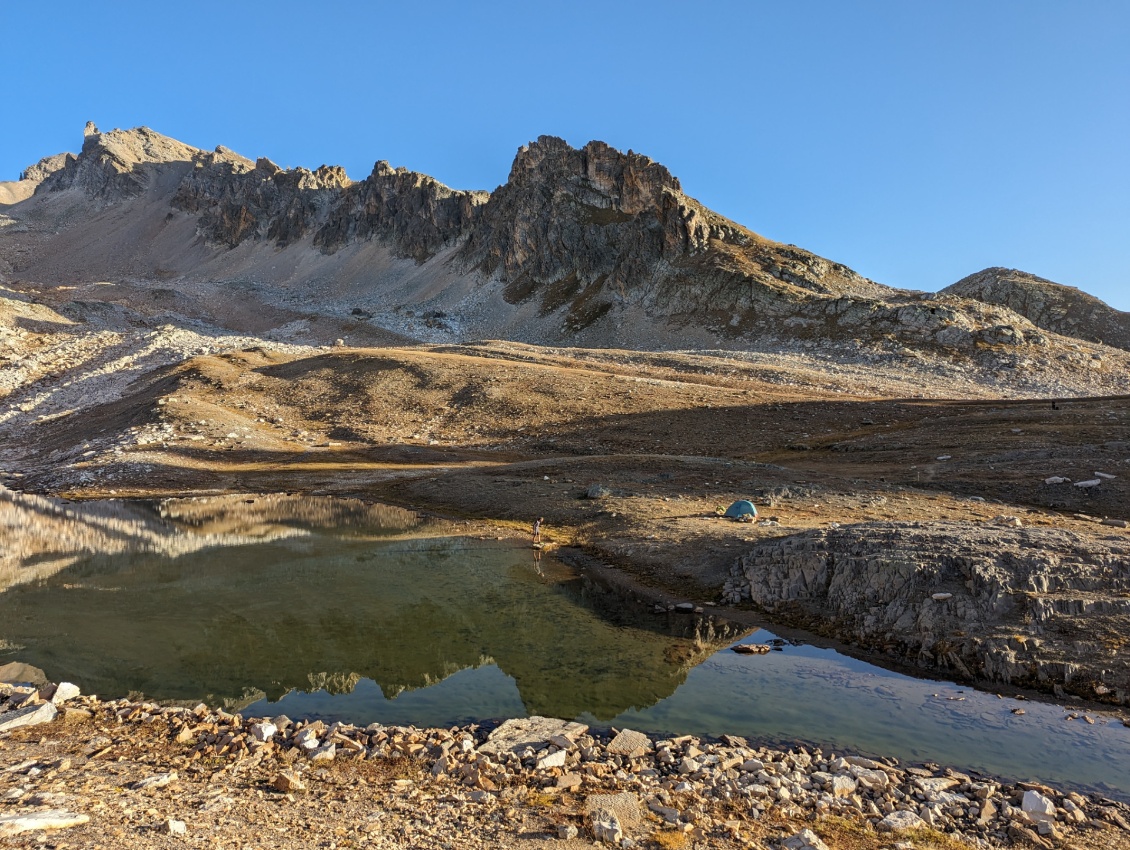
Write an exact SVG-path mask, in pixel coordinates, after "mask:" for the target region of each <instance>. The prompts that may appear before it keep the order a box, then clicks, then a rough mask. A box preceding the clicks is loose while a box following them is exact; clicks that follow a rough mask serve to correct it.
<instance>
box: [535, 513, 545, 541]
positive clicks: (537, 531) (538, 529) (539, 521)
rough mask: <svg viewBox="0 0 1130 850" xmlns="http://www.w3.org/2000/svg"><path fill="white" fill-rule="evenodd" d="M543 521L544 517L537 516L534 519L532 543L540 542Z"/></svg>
mask: <svg viewBox="0 0 1130 850" xmlns="http://www.w3.org/2000/svg"><path fill="white" fill-rule="evenodd" d="M543 522H545V517H543V516H539V517H538V518H537V519H535V520H534V543H541V524H542V523H543Z"/></svg>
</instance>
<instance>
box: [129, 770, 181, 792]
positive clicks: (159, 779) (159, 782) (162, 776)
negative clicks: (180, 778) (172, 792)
mask: <svg viewBox="0 0 1130 850" xmlns="http://www.w3.org/2000/svg"><path fill="white" fill-rule="evenodd" d="M176 781H177V772H176V771H175V770H171V771H169V772H168V773H158V774H157V775H156V776H150V777H147V778H146V779H142V780H139V781H137V782H135V783H133V787H134V788H136V789H138V790H139V791H140V790H143V789H145V788H164V787H165V786H166V785H171V784H172V783H174V782H176Z"/></svg>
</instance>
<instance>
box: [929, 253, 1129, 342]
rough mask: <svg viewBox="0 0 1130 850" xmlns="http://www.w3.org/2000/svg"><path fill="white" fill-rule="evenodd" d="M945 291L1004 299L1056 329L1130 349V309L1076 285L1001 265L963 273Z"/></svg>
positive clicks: (1038, 323)
mask: <svg viewBox="0 0 1130 850" xmlns="http://www.w3.org/2000/svg"><path fill="white" fill-rule="evenodd" d="M942 294H947V295H957V296H959V297H962V298H973V299H976V300H977V301H983V302H985V303H986V304H998V305H1000V306H1002V307H1007V308H1008V309H1010V310H1012V311H1014V312H1015V313H1018V314H1019V315H1021V316H1023V317H1024V318H1026V319H1028V320H1029V321H1030V322H1032V324H1034V325H1036V326H1037V327H1039V328H1043V329H1044V330H1047V331H1052V332H1053V333H1057V334H1063V335H1064V336H1073V337H1078V338H1079V339H1085V340H1089V341H1091V342H1100V343H1104V344H1105V345H1110V346H1113V347H1115V348H1122V349H1130V313H1124V312H1122V311H1121V310H1115V309H1114V308H1113V307H1110V306H1109V305H1107V304H1104V303H1103V302H1102V301H1100V300H1099V299H1098V298H1095V297H1094V296H1093V295H1088V294H1087V293H1086V292H1083V291H1081V290H1079V289H1076V288H1075V287H1074V286H1064V285H1063V284H1061V283H1054V282H1052V281H1050V280H1045V279H1044V278H1042V277H1036V275H1034V274H1029V273H1028V272H1023V271H1020V270H1019V269H1005V268H1000V267H999V266H996V267H993V268H988V269H984V270H982V271H979V272H977V273H976V274H971V275H969V276H968V277H965V278H962V279H961V280H959V281H958V282H957V283H955V284H953V285H952V286H947V287H946V288H945V289H943V290H942Z"/></svg>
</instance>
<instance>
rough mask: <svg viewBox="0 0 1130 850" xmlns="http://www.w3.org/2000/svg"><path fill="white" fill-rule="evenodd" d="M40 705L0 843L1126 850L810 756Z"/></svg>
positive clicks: (1123, 832) (963, 780)
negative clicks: (804, 840)
mask: <svg viewBox="0 0 1130 850" xmlns="http://www.w3.org/2000/svg"><path fill="white" fill-rule="evenodd" d="M63 688H66V686H65V685H64V686H61V688H60V692H59V693H58V694H57V696H65V693H64V692H63ZM53 691H54V686H51V685H44V686H40V687H39V688H35V687H34V686H26V687H22V688H21V687H14V686H10V685H8V686H3V685H0V695H3V699H4V701H3V702H0V729H4V726H5V723H6V721H9V720H11V718H12V715H13V714H20V713H28V714H30V713H34V712H36V711H39V712H40V714H41V716H42V717H43V718H47V717H48V715H52V714H54V712H55V711H57V712H58V715H57V716H54V717H51V718H50V719H46V720H45V722H40V723H37V724H34V725H28V726H24V727H22V728H18V729H9V730H6V731H2V732H0V758H2V761H3V762H4V764H5V768H4V770H3V771H0V836H2V835H5V832H4V830H5V829H9V830H12V829H14V828H15V827H13V826H11V825H10V824H13V823H16V820H15V819H18V818H21V817H22V818H24V819H25V820H24V823H25V825H26V824H31V823H34V820H27V818H29V817H30V816H33V815H37V814H38V815H41V816H42V815H43V813H44V812H53V813H54V815H53V816H54V817H55V818H56V819H57V821H59V822H61V819H63V815H64V814H69V815H70V816H72V819H73V820H74V825H73V826H67V827H60V829H61V830H62V831H61V832H54V831H51V832H48V833H46V834H47V835H48V836H50V837H51V838H55V837H56V836H58V837H59V838H60V839H61V840H63V841H65V842H66V845H67V846H68V847H96V846H107V847H108V846H115V847H137V848H150V847H165V846H171V845H169V844H167V843H164V842H167V840H168V838H169V836H170V835H173V836H179V837H181V838H183V839H185V840H189V841H192V840H201V839H206V840H208V841H209V842H214V843H213V844H212V846H224V845H226V844H227V843H228V842H229V841H231V842H232V843H233V844H234V845H235V846H242V843H243V841H245V840H250V841H262V840H263V837H262V834H261V830H262V828H263V827H262V824H266V823H271V824H273V825H274V826H280V825H285V824H290V826H291V827H292V830H291V831H293V829H298V830H299V832H300V833H302V839H301V840H302V842H305V843H288V841H290V840H291V838H293V837H294V836H280V837H279V838H278V839H277V840H276V839H274V838H272V840H271V841H270V842H269V843H268V846H274V847H291V846H295V847H297V846H315V845H313V844H311V843H310V842H311V841H312V840H314V839H321V840H328V841H332V842H334V846H336V847H341V848H344V847H361V846H367V847H377V848H380V847H384V848H390V850H391V848H402V847H405V848H406V847H418V846H453V847H463V846H481V847H513V846H522V847H527V846H528V847H531V848H536V847H555V848H560V850H571V848H576V847H582V846H584V847H589V846H592V843H591V842H592V841H594V840H596V841H599V842H601V843H602V844H604V845H605V846H620V847H639V848H644V847H672V846H686V847H690V846H708V847H717V848H739V847H741V848H745V847H758V848H760V847H781V846H787V845H784V844H783V843H782V842H783V841H785V840H787V839H789V838H790V837H793V836H798V835H803V830H805V829H808V830H811V831H812V833H813V834H815V835H817V836H820V838H821V840H823V841H824V842H826V843H827V846H829V847H832V848H835V847H838V846H841V845H840V844H838V843H837V842H839V841H841V840H844V839H845V838H846V837H848V836H850V837H851V839H852V840H853V841H855V842H856V843H855V844H851V845H847V844H845V845H843V846H852V847H864V848H865V847H875V848H880V847H891V846H898V845H897V844H896V843H895V842H897V841H900V840H901V841H909V842H911V843H910V844H909V845H908V846H912V847H914V848H938V850H942V848H963V847H970V848H972V847H985V848H996V847H1009V846H1025V845H1027V846H1039V847H1048V848H1051V847H1078V848H1084V847H1086V848H1100V847H1101V848H1126V847H1130V806H1127V805H1126V804H1124V803H1119V802H1116V801H1113V800H1109V799H1105V798H1102V797H1099V796H1098V795H1083V794H1078V793H1075V792H1066V793H1065V792H1062V791H1059V790H1056V789H1054V788H1050V787H1048V786H1044V785H1039V784H1036V783H1007V782H1001V781H999V780H996V779H995V778H992V777H984V776H980V775H977V774H975V773H963V772H960V771H957V770H954V769H952V768H947V767H942V766H938V765H929V766H926V767H916V766H906V765H902V764H899V763H898V761H897V760H895V759H890V758H880V759H868V758H862V757H858V756H852V755H845V754H843V753H839V752H831V751H827V750H824V749H821V748H819V747H808V746H797V747H792V748H788V749H786V748H775V747H767V746H759V745H757V744H755V743H751V742H749V741H747V740H745V739H743V738H738V737H734V736H722V737H720V738H717V739H714V738H705V737H701V736H691V735H683V736H677V737H664V736H657V735H647V734H643V733H639V732H635V731H633V730H628V729H606V730H601V729H597V728H595V727H594V728H591V729H590V728H589V727H587V726H584V725H582V724H577V723H571V722H567V721H561V720H552V719H547V718H525V719H521V720H510V721H505V722H503V723H501V724H499V725H498V726H497V727H494V728H489V726H488V725H486V724H474V725H469V726H457V727H451V728H447V729H417V728H415V727H405V726H386V725H382V724H370V725H369V726H366V727H358V726H353V725H351V724H340V723H334V724H330V725H327V724H325V723H324V722H322V721H318V720H314V721H301V720H300V721H297V722H295V721H291V720H290V719H289V718H285V717H275V718H252V717H247V718H245V717H243V716H241V715H238V714H230V713H228V712H226V711H223V710H213V709H210V708H208V707H207V706H206V705H204V704H200V705H198V706H196V707H195V708H194V709H190V708H185V707H180V706H161V705H158V704H157V703H154V702H144V701H141V702H137V701H130V700H126V699H115V700H105V701H104V700H100V699H98V698H97V697H90V696H83V695H77V696H69V697H68V698H65V699H60V700H58V702H59V704H58V706H54V705H53V703H51V702H49V701H48V700H47V699H45V697H49V696H52V695H53ZM33 692H34V694H33ZM13 697H16V698H20V697H22V698H23V702H22V703H21V705H20V707H19V708H16V709H13V710H11V711H3V710H2V709H4V708H8V707H9V705H10V704H11V702H12V701H13ZM313 810H317V816H314V815H315V812H314V811H313ZM237 811H238V812H239V813H240V818H239V819H238V820H237V821H233V820H232V819H231V818H230V817H229V816H228V815H229V814H231V813H234V812H237ZM609 815H610V816H611V817H609ZM83 818H85V820H83ZM40 823H43V821H40ZM5 824H9V825H8V826H5ZM413 824H415V826H413ZM1041 824H1042V826H1041ZM362 827H363V828H362ZM182 830H183V831H182ZM342 830H344V834H342V832H341V831H342ZM311 831H312V832H313V833H314V834H313V835H306V833H309V832H311ZM12 834H13V835H16V834H17V833H12ZM18 834H19V835H22V836H24V837H25V838H24V840H25V842H26V841H34V837H35V836H36V835H42V834H43V832H42V830H37V829H35V828H29V829H27V830H26V831H21V832H19V833H18ZM108 839H112V841H109V843H107V844H102V843H101V842H103V841H107V840H108ZM451 839H457V840H455V841H454V843H452V841H451ZM624 839H627V840H628V842H629V843H628V844H625V843H623V842H624ZM444 840H447V842H448V843H447V844H446V845H445V844H444V843H443V842H444ZM428 841H431V842H432V843H430V844H429V843H427V842H428ZM418 842H424V843H418ZM703 842H704V843H703ZM55 846H61V845H55ZM318 846H328V845H318ZM796 846H803V845H796ZM811 846H819V845H811Z"/></svg>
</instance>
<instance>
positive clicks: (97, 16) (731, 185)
mask: <svg viewBox="0 0 1130 850" xmlns="http://www.w3.org/2000/svg"><path fill="white" fill-rule="evenodd" d="M0 32H2V33H3V34H4V45H5V50H4V61H3V67H4V83H3V87H2V88H3V92H4V94H3V107H2V111H0V115H2V116H3V125H2V127H0V130H2V132H0V179H15V178H16V176H17V175H18V173H19V172H20V170H21V169H23V168H24V167H25V166H27V165H29V164H31V163H32V162H34V161H36V160H37V159H39V158H40V157H42V156H45V155H47V154H51V153H56V152H58V151H62V150H71V151H77V149H78V148H79V146H80V145H81V141H82V139H81V134H82V126H83V124H84V123H85V122H86V121H87V120H93V121H95V122H96V123H97V124H98V125H99V127H101V128H102V129H104V130H107V129H111V128H113V127H123V128H124V127H133V126H136V125H139V124H145V125H148V126H150V127H152V128H153V129H155V130H157V131H159V132H162V133H165V134H167V135H170V136H174V137H176V138H178V139H181V140H182V141H185V142H187V143H189V144H192V145H196V146H199V147H204V148H212V147H215V146H216V145H219V144H223V145H226V146H228V147H230V148H234V149H235V150H237V151H239V152H240V153H243V154H244V155H246V156H250V157H256V156H268V157H270V158H271V159H273V160H275V161H276V162H278V163H279V164H280V165H289V166H295V165H303V166H307V167H310V168H315V167H317V166H319V165H321V164H323V163H331V164H340V165H344V166H345V167H346V169H347V170H348V172H349V174H350V175H351V176H352V177H354V178H355V179H360V178H362V177H364V176H366V175H367V174H368V173H369V171H370V170H371V169H372V166H373V163H374V162H375V161H376V160H378V159H387V160H389V161H391V162H392V163H393V165H405V166H408V167H409V168H412V169H415V170H417V171H423V172H425V173H427V174H431V175H433V176H434V177H436V178H437V179H439V180H441V181H443V182H445V183H447V184H449V185H451V186H455V187H457V188H468V189H470V188H483V189H492V188H494V187H495V186H497V185H498V184H500V183H502V182H504V181H505V179H506V175H507V173H508V170H509V166H510V162H511V160H512V158H513V156H514V152H515V151H516V149H517V148H518V147H519V146H520V145H522V144H524V143H525V142H527V141H529V140H531V139H534V138H536V137H537V136H539V135H541V134H553V135H559V136H563V137H564V138H565V139H567V140H568V141H569V142H571V143H572V144H574V145H581V144H584V143H585V142H587V141H588V140H590V139H602V140H604V141H606V142H608V143H610V144H612V145H614V146H616V147H619V148H622V149H627V148H632V149H633V150H636V151H638V152H641V153H645V154H647V155H649V156H651V157H652V158H654V159H656V160H658V161H660V162H662V163H664V164H665V165H666V166H667V167H668V168H670V169H671V171H672V172H674V173H675V174H676V175H677V176H678V177H679V178H680V179H681V180H682V183H683V187H684V189H685V190H686V191H687V192H688V193H689V194H691V195H692V196H694V197H696V198H698V199H699V200H700V201H702V202H703V203H705V204H706V205H707V206H710V207H712V208H713V209H715V210H717V211H718V212H720V213H722V214H724V215H727V216H729V217H730V218H733V219H735V220H736V221H739V222H741V223H742V224H744V225H746V226H747V227H750V228H752V229H753V230H756V231H758V232H760V233H762V234H764V235H766V236H769V237H771V238H774V239H778V240H781V241H783V242H792V243H795V244H797V245H800V246H802V247H804V248H808V249H810V250H812V251H815V252H817V253H819V254H822V255H824V256H826V257H830V258H832V259H835V260H838V261H840V262H843V263H846V264H847V265H849V266H851V267H853V268H855V269H856V270H857V271H859V272H860V273H862V274H865V275H867V276H868V277H871V278H874V279H876V280H878V281H880V282H882V283H887V284H890V285H893V286H902V287H908V288H912V289H926V290H935V289H938V288H940V287H942V286H946V285H948V284H950V283H952V282H954V281H956V280H958V279H959V278H961V277H964V276H965V275H966V274H969V273H971V272H974V271H978V270H980V269H981V268H984V267H986V266H991V265H1001V266H1009V267H1014V268H1021V269H1024V270H1026V271H1030V272H1033V273H1034V274H1038V275H1041V276H1043V277H1047V278H1050V279H1052V280H1055V281H1058V282H1060V283H1066V284H1070V285H1074V286H1078V287H1080V288H1081V289H1084V290H1086V291H1088V292H1091V293H1093V294H1095V295H1098V296H1099V297H1100V298H1102V299H1103V300H1105V301H1107V302H1108V303H1110V304H1112V305H1113V306H1116V307H1118V308H1120V309H1123V310H1130V275H1128V273H1127V270H1128V269H1130V144H1128V140H1130V3H1128V2H1126V0H1071V1H1070V2H1065V0H1054V1H1053V0H935V2H920V0H773V2H768V0H734V1H733V2H730V0H717V1H716V2H711V1H710V0H703V2H700V3H689V2H668V0H626V2H616V0H600V1H599V2H593V0H570V2H562V0H558V2H550V1H549V0H546V2H536V0H535V2H530V0H524V2H510V0H498V2H495V0H478V2H471V1H470V0H465V2H447V0H416V2H399V3H391V2H380V0H355V2H342V0H321V2H318V3H305V2H294V0H273V2H270V3H267V2H253V1H252V0H227V2H223V3H219V2H212V1H211V0H208V2H203V1H201V2H193V3H154V2H151V0H147V2H144V3H143V2H135V0H115V2H109V3H91V2H89V0H82V2H75V0H61V2H56V3H53V4H50V5H49V6H47V7H42V6H39V5H37V4H33V3H27V2H15V0H10V1H9V2H2V3H0Z"/></svg>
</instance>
